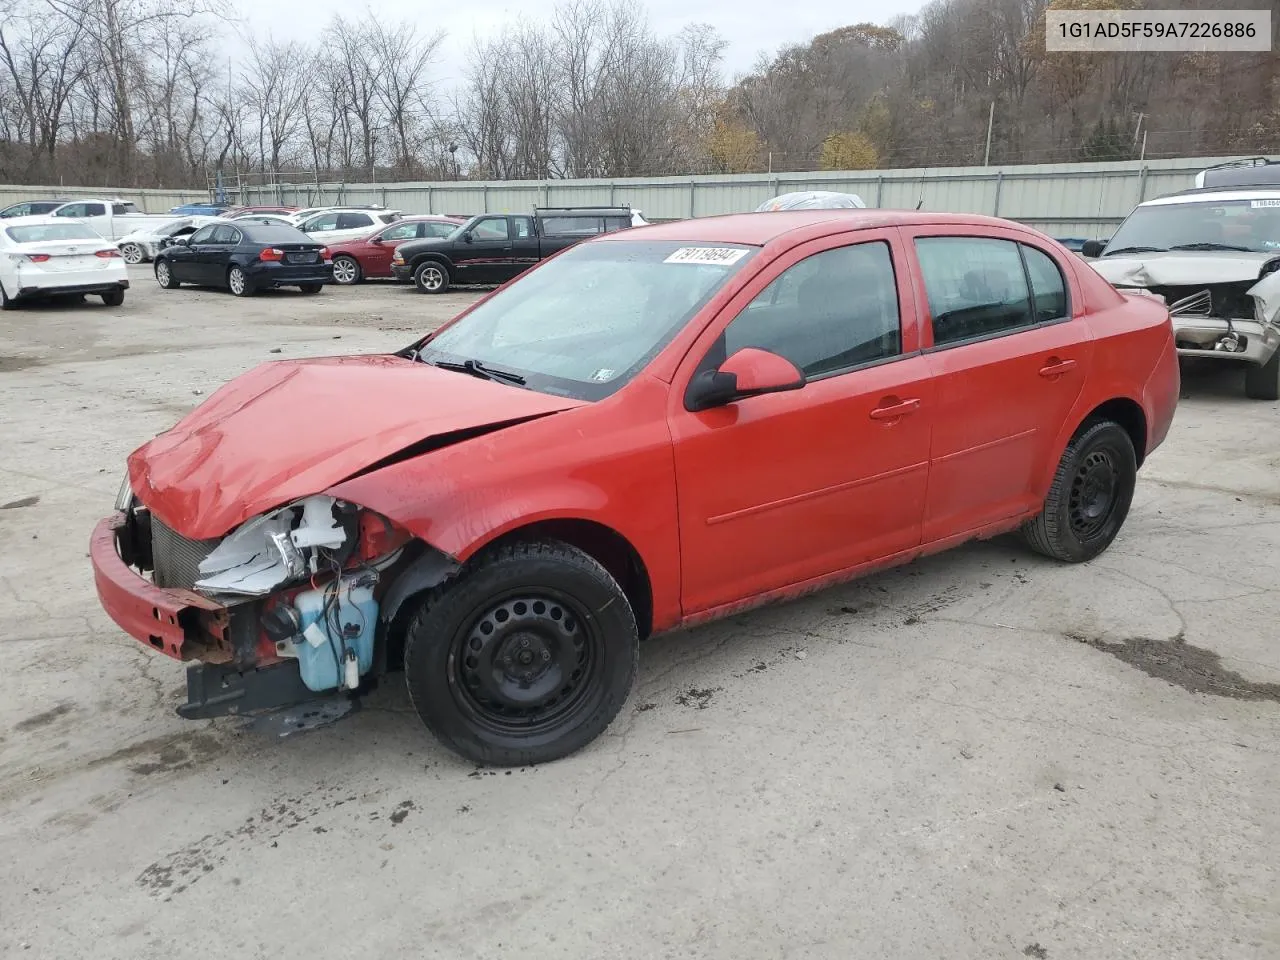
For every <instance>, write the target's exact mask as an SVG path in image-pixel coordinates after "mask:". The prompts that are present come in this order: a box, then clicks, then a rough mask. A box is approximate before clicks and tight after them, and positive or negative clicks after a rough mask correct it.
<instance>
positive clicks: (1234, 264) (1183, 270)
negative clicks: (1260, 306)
mask: <svg viewBox="0 0 1280 960" xmlns="http://www.w3.org/2000/svg"><path fill="white" fill-rule="evenodd" d="M1277 258H1280V250H1277V251H1275V252H1274V253H1237V252H1234V251H1222V252H1220V253H1219V252H1197V251H1193V250H1187V251H1185V252H1184V251H1170V252H1168V253H1137V254H1133V255H1123V254H1122V255H1120V256H1117V257H1100V258H1099V259H1097V260H1090V261H1089V264H1090V266H1092V267H1093V269H1094V270H1096V271H1097V272H1098V273H1100V274H1101V275H1102V277H1103V279H1105V280H1106V281H1107V282H1108V283H1110V284H1112V285H1113V286H1117V287H1189V286H1195V285H1197V284H1201V283H1240V282H1242V281H1246V280H1257V279H1258V274H1259V273H1260V272H1261V271H1262V265H1263V264H1264V263H1266V262H1267V261H1268V260H1275V259H1277Z"/></svg>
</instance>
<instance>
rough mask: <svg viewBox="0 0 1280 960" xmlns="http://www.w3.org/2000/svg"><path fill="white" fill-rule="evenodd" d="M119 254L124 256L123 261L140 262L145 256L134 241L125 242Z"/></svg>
mask: <svg viewBox="0 0 1280 960" xmlns="http://www.w3.org/2000/svg"><path fill="white" fill-rule="evenodd" d="M120 256H122V257H124V262H125V263H141V262H142V261H143V260H145V259H146V257H145V256H144V255H143V252H142V248H141V247H140V246H138V245H137V244H136V243H126V244H124V245H123V246H122V247H121V248H120Z"/></svg>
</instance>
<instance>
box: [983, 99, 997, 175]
mask: <svg viewBox="0 0 1280 960" xmlns="http://www.w3.org/2000/svg"><path fill="white" fill-rule="evenodd" d="M995 123H996V102H995V101H994V100H992V101H991V111H990V112H989V113H988V114H987V150H986V153H985V154H984V155H983V157H982V165H983V166H984V167H989V166H991V131H992V129H993V128H994V127H995Z"/></svg>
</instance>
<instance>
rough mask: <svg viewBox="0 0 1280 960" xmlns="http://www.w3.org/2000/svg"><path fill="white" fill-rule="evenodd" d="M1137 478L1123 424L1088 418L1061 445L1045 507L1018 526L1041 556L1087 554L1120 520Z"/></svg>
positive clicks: (1107, 539)
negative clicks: (1060, 454)
mask: <svg viewBox="0 0 1280 960" xmlns="http://www.w3.org/2000/svg"><path fill="white" fill-rule="evenodd" d="M1137 480H1138V461H1137V457H1136V456H1135V454H1134V451H1133V441H1132V440H1130V439H1129V434H1128V433H1127V432H1126V431H1125V429H1124V428H1123V427H1122V426H1120V425H1119V424H1118V423H1115V422H1114V421H1112V420H1091V421H1088V422H1086V423H1085V424H1084V426H1082V427H1081V428H1080V429H1079V430H1078V431H1077V432H1076V435H1075V436H1074V437H1072V438H1071V442H1070V443H1068V444H1067V449H1066V450H1064V451H1063V453H1062V459H1061V460H1060V461H1059V462H1058V469H1057V472H1055V473H1054V475H1053V483H1051V484H1050V485H1049V495H1048V496H1047V497H1045V501H1044V509H1043V510H1042V511H1041V512H1040V515H1039V516H1037V517H1035V518H1034V519H1032V520H1028V521H1027V522H1026V523H1024V524H1023V525H1022V528H1021V530H1020V531H1019V532H1020V533H1021V535H1022V538H1023V540H1025V541H1026V542H1027V545H1028V546H1030V547H1031V549H1033V550H1035V551H1036V552H1037V553H1042V554H1044V555H1045V556H1046V557H1052V558H1053V559H1055V560H1062V561H1064V562H1066V563H1083V562H1085V561H1087V560H1092V559H1093V558H1094V557H1096V556H1098V554H1100V553H1102V551H1104V550H1106V549H1107V547H1109V546H1111V542H1112V541H1113V540H1115V538H1116V535H1117V534H1118V533H1119V532H1120V528H1121V527H1122V526H1124V521H1125V518H1126V517H1127V516H1128V515H1129V506H1130V504H1131V503H1132V502H1133V489H1134V486H1135V485H1136V484H1137Z"/></svg>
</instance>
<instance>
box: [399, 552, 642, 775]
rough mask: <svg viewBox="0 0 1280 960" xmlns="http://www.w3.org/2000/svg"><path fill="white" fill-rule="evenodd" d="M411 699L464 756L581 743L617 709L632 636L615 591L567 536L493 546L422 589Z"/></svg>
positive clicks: (540, 759)
mask: <svg viewBox="0 0 1280 960" xmlns="http://www.w3.org/2000/svg"><path fill="white" fill-rule="evenodd" d="M404 658H405V662H404V669H405V680H406V682H407V684H408V687H409V697H410V699H411V700H412V701H413V705H414V708H415V709H416V710H417V711H418V715H419V716H420V717H421V718H422V720H423V722H424V723H425V724H426V725H427V727H428V728H429V729H430V730H431V732H432V733H434V734H435V735H436V737H438V738H439V739H440V741H441V742H442V743H443V744H444V745H445V746H446V747H448V748H449V749H451V750H453V751H454V752H456V753H458V754H461V755H462V756H463V757H465V758H467V759H468V760H471V761H473V762H475V763H482V764H493V765H497V766H516V765H523V764H535V763H547V762H549V761H551V760H556V759H559V758H560V757H563V756H566V755H568V754H570V753H573V752H574V751H576V750H579V749H581V748H582V747H584V746H586V745H587V744H588V743H590V742H591V741H592V740H594V739H595V738H596V737H598V736H599V735H600V734H601V733H603V732H604V730H605V728H607V727H608V726H609V724H610V723H611V722H612V720H613V718H614V717H615V716H617V714H618V711H619V710H620V709H621V708H622V704H623V702H624V701H625V700H626V699H627V694H628V693H629V692H630V691H631V684H632V682H633V681H634V679H635V675H636V664H637V661H638V658H639V636H638V632H637V629H636V620H635V615H634V614H633V612H632V610H631V605H630V603H628V602H627V598H626V595H625V594H624V593H623V592H622V589H621V588H620V587H619V586H618V584H617V582H616V581H615V580H614V579H613V577H611V576H610V575H609V573H608V571H606V570H605V569H604V567H602V566H601V565H600V564H599V563H597V562H596V560H595V559H593V558H592V557H590V556H589V555H587V554H586V553H583V552H582V551H581V550H578V549H577V548H576V547H572V546H570V545H568V544H566V543H561V542H558V541H538V542H530V543H516V544H510V545H507V546H504V547H499V548H496V549H494V550H490V551H488V552H487V553H484V554H482V555H481V556H480V557H479V558H477V559H476V560H474V561H472V563H470V564H469V565H468V567H467V568H466V569H465V570H464V571H463V572H462V573H461V574H460V575H459V576H458V577H456V578H454V579H453V580H451V581H449V582H447V583H446V584H444V585H442V586H440V587H437V588H436V589H434V590H432V591H431V592H430V593H429V594H428V595H427V599H426V600H425V601H424V602H423V604H422V607H421V608H420V609H419V610H418V612H417V613H416V614H415V616H414V617H413V620H412V622H411V623H410V624H409V628H408V633H407V636H406V639H405V654H404Z"/></svg>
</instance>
